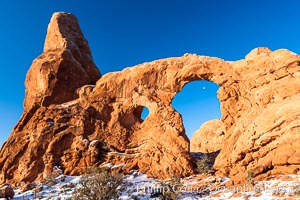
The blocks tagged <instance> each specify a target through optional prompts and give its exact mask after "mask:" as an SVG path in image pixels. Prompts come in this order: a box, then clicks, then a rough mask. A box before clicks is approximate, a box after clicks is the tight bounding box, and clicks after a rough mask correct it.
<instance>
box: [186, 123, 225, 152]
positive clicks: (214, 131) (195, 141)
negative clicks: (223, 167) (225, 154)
mask: <svg viewBox="0 0 300 200" xmlns="http://www.w3.org/2000/svg"><path fill="white" fill-rule="evenodd" d="M224 136H225V125H224V124H223V122H222V121H221V120H210V121H208V122H206V123H204V124H203V125H202V126H201V127H200V129H199V130H197V131H196V132H195V133H194V135H193V137H192V139H191V145H190V146H191V152H201V153H213V152H217V151H219V150H220V149H222V147H223V145H224V143H223V142H224V141H223V139H224Z"/></svg>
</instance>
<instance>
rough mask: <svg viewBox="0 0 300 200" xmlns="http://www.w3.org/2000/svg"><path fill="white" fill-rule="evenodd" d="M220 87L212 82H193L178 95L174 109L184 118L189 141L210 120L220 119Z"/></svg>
mask: <svg viewBox="0 0 300 200" xmlns="http://www.w3.org/2000/svg"><path fill="white" fill-rule="evenodd" d="M219 88H220V86H219V85H217V84H216V83H213V82H210V81H204V80H199V81H192V82H190V83H187V84H186V85H185V86H184V87H183V89H182V90H181V91H180V92H179V93H177V94H176V96H175V97H174V98H173V100H172V105H173V108H174V109H175V110H176V111H177V112H179V113H180V114H181V116H182V120H183V125H184V128H185V133H186V135H187V137H188V138H189V139H191V138H192V136H193V135H194V133H195V132H196V131H197V130H199V128H200V127H201V125H202V124H203V123H205V122H207V121H209V120H213V119H220V118H221V110H220V101H219V99H218V97H217V91H218V89H219Z"/></svg>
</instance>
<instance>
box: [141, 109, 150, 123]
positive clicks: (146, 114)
mask: <svg viewBox="0 0 300 200" xmlns="http://www.w3.org/2000/svg"><path fill="white" fill-rule="evenodd" d="M148 115H149V109H148V108H147V107H143V111H142V114H141V119H142V120H145V119H146V118H147V117H148Z"/></svg>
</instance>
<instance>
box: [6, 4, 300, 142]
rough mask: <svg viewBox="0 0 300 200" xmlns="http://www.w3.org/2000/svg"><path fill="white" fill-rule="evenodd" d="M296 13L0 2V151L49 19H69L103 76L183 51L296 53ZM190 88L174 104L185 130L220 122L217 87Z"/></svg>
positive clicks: (244, 7)
mask: <svg viewBox="0 0 300 200" xmlns="http://www.w3.org/2000/svg"><path fill="white" fill-rule="evenodd" d="M299 8H300V1H298V0H294V1H292V0H285V1H283V0H282V1H280V0H265V1H264V0H227V1H225V0H224V1H223V0H181V1H179V0H106V1H102V0H94V1H91V0H43V1H41V0H31V1H24V0H17V1H16V0H11V1H1V3H0V27H1V31H0V40H1V41H0V42H1V43H0V44H1V45H0V58H1V63H0V65H1V74H0V76H1V77H0V81H1V82H0V87H1V93H0V145H1V144H2V143H3V142H4V141H5V140H6V139H7V138H8V136H9V134H10V132H11V129H12V127H13V126H14V125H15V124H16V123H17V121H18V118H19V117H20V115H21V113H22V111H23V107H22V105H23V98H24V92H25V91H24V80H25V75H26V72H27V70H28V68H29V67H30V65H31V62H32V60H33V59H34V58H36V57H37V56H38V55H39V54H41V53H42V49H43V43H44V38H45V35H46V29H47V25H48V23H49V20H50V17H51V15H52V13H53V12H56V11H66V12H71V13H73V14H75V15H76V16H77V18H78V19H79V22H80V25H81V28H82V30H83V32H84V34H85V37H86V38H87V39H88V41H89V44H90V47H91V50H92V53H93V57H94V60H95V63H96V64H97V65H98V67H99V68H100V70H101V71H102V73H103V74H104V73H108V72H111V71H118V70H121V69H123V68H124V67H127V66H132V65H135V64H139V63H142V62H146V61H152V60H155V59H159V58H164V57H171V56H181V55H183V54H184V53H187V52H188V53H196V54H201V55H209V56H217V57H221V58H224V59H227V60H238V59H241V58H243V57H244V56H245V55H246V54H247V53H248V52H249V51H250V50H251V49H253V48H255V47H258V46H268V47H270V48H271V49H272V50H275V49H278V48H288V49H290V50H292V51H294V52H296V53H298V54H299V52H300V39H299V37H300V12H299ZM203 87H206V89H205V90H203ZM197 89H198V90H196V89H195V87H194V88H192V89H188V85H187V88H186V89H184V90H186V91H183V92H182V96H179V97H178V98H179V99H182V100H183V101H184V102H183V103H178V106H177V105H174V107H175V108H177V109H178V110H179V111H180V112H181V113H182V114H183V117H184V121H185V123H186V124H187V122H191V123H190V124H191V125H189V127H188V128H189V129H190V130H196V129H197V128H199V126H200V125H201V123H202V122H204V121H206V120H207V119H210V118H217V117H219V116H220V113H219V107H218V102H217V101H216V90H217V87H216V86H215V85H213V84H208V83H206V82H202V83H201V82H200V83H198V87H197ZM197 91H198V92H197ZM184 92H185V93H184ZM180 95H181V94H180ZM176 98H177V97H176ZM176 101H177V99H176ZM178 101H179V100H178ZM174 102H175V100H174ZM211 102H215V103H211ZM202 103H204V105H203V104H202ZM174 104H175V103H174ZM204 106H206V108H209V109H204V108H205V107H204ZM197 109H198V110H197ZM191 111H193V112H191ZM186 116H189V117H186ZM185 119H186V120H185ZM192 120H194V121H192ZM190 126H193V127H190ZM189 135H191V133H189Z"/></svg>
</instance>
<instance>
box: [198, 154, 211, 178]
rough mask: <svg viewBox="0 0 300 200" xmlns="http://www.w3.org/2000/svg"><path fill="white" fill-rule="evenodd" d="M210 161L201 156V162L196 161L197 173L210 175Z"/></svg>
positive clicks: (206, 157)
mask: <svg viewBox="0 0 300 200" xmlns="http://www.w3.org/2000/svg"><path fill="white" fill-rule="evenodd" d="M209 163H210V160H209V158H208V156H203V157H202V159H201V160H198V161H197V169H198V172H199V173H203V174H206V175H207V174H210V173H211V172H210V165H209Z"/></svg>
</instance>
